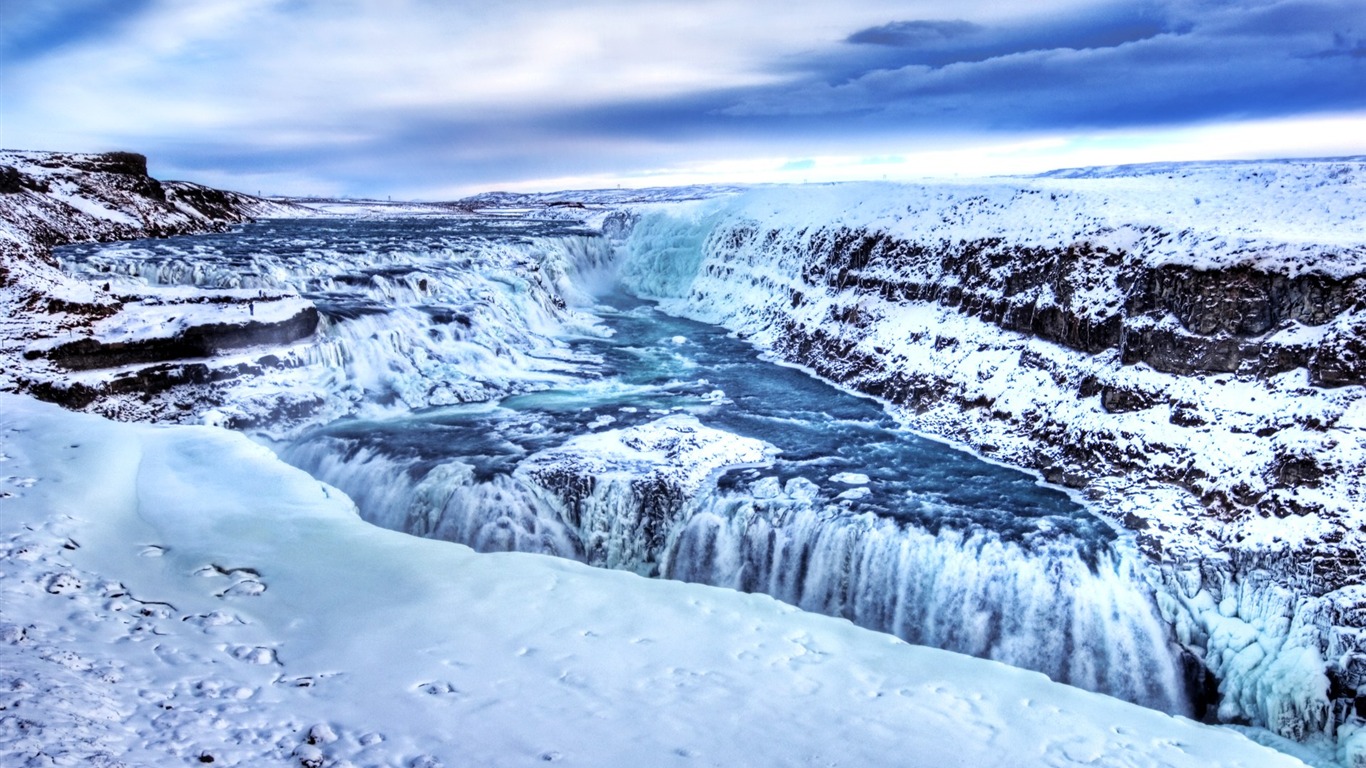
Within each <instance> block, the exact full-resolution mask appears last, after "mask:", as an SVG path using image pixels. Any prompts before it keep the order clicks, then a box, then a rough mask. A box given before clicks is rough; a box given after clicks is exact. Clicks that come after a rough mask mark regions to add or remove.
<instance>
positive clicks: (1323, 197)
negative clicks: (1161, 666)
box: [622, 159, 1366, 739]
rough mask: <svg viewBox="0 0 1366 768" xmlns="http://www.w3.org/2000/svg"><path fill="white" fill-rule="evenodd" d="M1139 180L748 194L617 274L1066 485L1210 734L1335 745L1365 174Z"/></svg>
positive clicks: (1359, 631)
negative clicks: (1110, 543) (1175, 634)
mask: <svg viewBox="0 0 1366 768" xmlns="http://www.w3.org/2000/svg"><path fill="white" fill-rule="evenodd" d="M1152 170H1153V172H1152V173H1150V174H1147V175H1145V176H1140V177H1129V176H1117V177H1103V178H1075V179H1072V178H1069V179H1027V180H1016V179H1000V180H991V181H988V182H946V183H933V184H926V185H921V186H901V185H885V184H873V185H839V186H826V187H802V188H791V189H771V190H759V191H754V192H751V193H749V194H747V195H743V196H741V197H737V198H732V199H728V200H723V201H716V202H714V203H712V204H709V205H706V206H702V207H697V206H692V207H690V208H689V209H688V210H686V211H682V212H679V213H676V214H670V213H667V212H656V213H653V214H647V215H645V216H643V217H641V219H640V220H639V221H638V222H636V225H635V227H634V229H633V231H632V234H631V237H630V241H629V243H628V245H627V251H628V253H627V256H626V260H625V262H624V264H623V267H622V275H623V279H624V281H625V282H626V284H627V285H628V286H631V287H632V288H634V289H635V290H637V291H639V292H640V293H642V294H644V295H649V296H656V297H659V298H661V299H662V300H663V301H664V305H665V306H666V307H668V308H671V309H672V310H673V311H676V312H680V313H682V314H685V315H687V316H689V317H693V318H695V319H699V320H702V321H705V322H713V323H719V324H722V325H724V326H726V327H728V328H731V329H732V330H734V331H737V332H739V333H740V334H742V335H743V336H745V337H746V338H748V339H750V340H751V341H752V342H754V343H755V344H757V345H758V346H759V347H760V348H763V349H767V350H770V351H771V352H772V353H774V354H775V355H776V356H777V357H779V358H780V359H783V360H786V361H789V362H792V363H796V364H800V365H802V366H805V367H808V368H809V369H811V370H813V371H814V372H815V373H817V374H819V375H821V376H823V377H826V378H828V379H831V380H833V381H837V382H841V383H844V384H846V385H847V386H850V387H852V388H854V389H857V390H861V391H863V392H867V393H870V394H874V395H877V396H879V397H882V398H884V399H886V400H888V401H890V402H891V403H892V404H894V405H896V406H898V413H899V414H900V416H901V418H903V419H904V420H905V422H906V423H907V424H908V425H910V426H912V427H913V428H915V429H918V430H922V431H924V432H927V433H930V434H936V435H941V436H944V437H947V438H949V439H952V440H954V441H958V442H960V443H962V444H965V445H967V446H969V447H972V448H975V449H978V450H980V451H982V452H983V453H984V454H986V455H989V456H991V457H994V458H999V459H1001V460H1004V461H1007V462H1010V463H1014V464H1017V465H1021V466H1026V467H1032V468H1036V469H1037V470H1039V471H1040V472H1041V473H1042V474H1043V475H1044V476H1045V477H1048V478H1049V479H1051V480H1053V481H1055V482H1061V483H1065V484H1068V485H1071V486H1074V487H1078V488H1080V489H1081V490H1082V491H1083V492H1084V493H1085V494H1087V495H1088V496H1089V497H1090V498H1091V499H1092V500H1093V502H1094V503H1095V505H1096V508H1097V509H1098V510H1099V511H1100V512H1102V513H1104V514H1108V515H1110V516H1111V517H1112V519H1114V520H1115V521H1117V522H1119V523H1122V524H1123V525H1125V526H1126V527H1129V528H1131V529H1134V530H1135V531H1136V533H1137V537H1138V541H1139V544H1140V546H1142V547H1143V549H1144V550H1145V552H1146V553H1147V555H1148V557H1149V559H1150V560H1151V562H1152V563H1153V567H1152V568H1150V569H1149V570H1150V573H1149V576H1150V578H1151V579H1152V580H1153V582H1154V583H1155V584H1156V585H1157V587H1158V589H1159V591H1160V592H1161V593H1162V594H1163V595H1165V597H1162V602H1163V607H1164V612H1165V613H1166V618H1167V619H1168V620H1169V621H1171V622H1173V623H1174V624H1175V625H1176V626H1177V628H1178V631H1179V632H1180V635H1181V639H1182V640H1183V642H1185V644H1186V645H1187V647H1188V648H1190V649H1191V650H1192V651H1193V652H1195V653H1196V654H1197V655H1199V656H1200V658H1202V659H1203V661H1204V663H1205V665H1206V668H1207V669H1208V670H1209V672H1210V675H1211V676H1210V679H1209V683H1208V684H1209V686H1210V689H1211V690H1210V695H1211V697H1212V699H1213V700H1214V702H1215V703H1216V704H1217V706H1218V715H1219V717H1220V718H1222V719H1226V720H1230V721H1249V722H1252V723H1255V724H1260V725H1263V726H1266V727H1269V728H1272V729H1274V730H1276V731H1278V732H1280V733H1283V734H1285V735H1287V736H1291V737H1294V738H1309V739H1312V738H1324V737H1327V738H1332V737H1334V735H1336V734H1338V733H1339V728H1346V729H1350V723H1353V722H1356V718H1357V717H1358V714H1357V710H1358V709H1359V707H1360V704H1359V702H1360V701H1361V700H1360V699H1358V698H1356V697H1357V696H1358V695H1360V694H1361V693H1362V692H1364V691H1366V627H1364V626H1363V624H1362V617H1363V615H1366V614H1362V613H1361V607H1362V603H1361V598H1362V595H1361V593H1360V590H1359V589H1357V585H1359V584H1360V583H1361V582H1362V580H1363V575H1366V574H1364V573H1363V570H1362V568H1361V564H1360V561H1359V559H1358V557H1357V553H1359V552H1361V551H1363V550H1366V487H1363V483H1362V480H1361V478H1362V477H1363V474H1366V429H1363V427H1366V422H1363V421H1362V418H1363V416H1366V389H1363V387H1362V386H1360V384H1361V383H1362V378H1361V377H1362V373H1363V369H1361V368H1360V367H1353V366H1356V365H1357V363H1355V362H1354V361H1356V360H1358V359H1363V358H1358V357H1357V354H1358V353H1357V351H1356V350H1357V349H1358V348H1360V347H1361V346H1362V341H1361V338H1362V337H1361V336H1360V335H1359V334H1357V333H1356V331H1355V330H1353V329H1355V328H1356V324H1357V323H1358V322H1359V320H1358V319H1357V316H1356V315H1355V314H1354V311H1355V310H1354V309H1353V307H1354V306H1359V305H1358V302H1359V301H1361V300H1362V299H1363V298H1366V292H1363V291H1362V286H1363V284H1366V217H1362V216H1361V215H1360V212H1361V211H1362V210H1366V164H1363V163H1362V162H1361V161H1359V160H1350V159H1349V160H1342V161H1322V162H1318V161H1293V162H1284V163H1269V164H1264V165H1255V164H1247V165H1237V166H1233V167H1225V166H1220V165H1209V166H1196V167H1178V168H1171V169H1152ZM1297 345H1298V346H1297ZM1336 371H1346V372H1347V373H1346V374H1344V375H1338V374H1336V373H1334V372H1336ZM1319 383H1332V384H1334V385H1337V386H1335V387H1334V388H1324V387H1320V386H1311V384H1319ZM1135 498H1138V499H1141V501H1133V500H1134V499H1135ZM1215 687H1217V688H1218V690H1217V692H1216V691H1215V690H1214V688H1215ZM1344 732H1345V731H1344ZM1315 734H1317V736H1316V735H1315Z"/></svg>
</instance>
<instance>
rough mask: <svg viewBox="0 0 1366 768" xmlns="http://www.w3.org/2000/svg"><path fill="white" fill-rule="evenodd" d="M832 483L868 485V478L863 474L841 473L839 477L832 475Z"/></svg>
mask: <svg viewBox="0 0 1366 768" xmlns="http://www.w3.org/2000/svg"><path fill="white" fill-rule="evenodd" d="M830 482H832V483H844V484H845V485H867V484H868V476H867V475H865V474H863V473H862V472H841V473H839V474H838V475H831V476H830Z"/></svg>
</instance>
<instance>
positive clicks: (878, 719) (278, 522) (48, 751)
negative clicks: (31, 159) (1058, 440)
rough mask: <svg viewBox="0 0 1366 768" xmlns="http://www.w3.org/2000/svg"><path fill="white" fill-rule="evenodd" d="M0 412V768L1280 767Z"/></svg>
mask: <svg viewBox="0 0 1366 768" xmlns="http://www.w3.org/2000/svg"><path fill="white" fill-rule="evenodd" d="M0 405H3V408H0V414H3V415H0V459H3V460H0V476H2V477H3V482H4V484H5V488H4V491H3V498H0V510H3V517H0V537H2V538H0V541H2V542H3V544H0V546H3V547H4V557H3V558H0V573H3V576H2V577H0V592H3V595H4V600H3V602H0V657H2V658H4V660H5V663H4V665H3V669H4V672H3V677H4V679H5V685H4V686H3V688H0V691H3V692H2V693H0V706H3V709H2V710H0V762H3V763H4V764H6V765H11V764H13V765H20V766H27V765H48V764H58V765H61V764H82V763H84V764H91V765H114V764H118V763H119V762H120V761H121V762H122V763H124V764H128V765H165V764H166V763H167V761H168V760H175V761H177V762H179V761H185V762H194V761H196V760H198V761H204V760H205V758H206V757H207V756H212V757H213V759H214V761H215V763H216V764H226V765H263V764H298V765H304V766H309V765H337V766H347V765H356V766H360V765H404V766H410V765H424V766H434V765H524V764H533V763H540V762H563V763H565V764H570V765H592V766H607V765H622V766H625V765H667V764H671V763H674V762H678V763H680V764H698V765H738V764H744V765H775V766H776V765H784V766H787V765H831V764H838V765H927V764H932V765H971V766H993V765H999V766H1020V765H1050V766H1056V765H1115V766H1120V765H1126V766H1127V765H1165V766H1185V765H1190V766H1248V767H1251V766H1265V767H1268V768H1269V767H1270V766H1292V765H1300V764H1301V763H1299V762H1298V761H1297V760H1295V759H1293V758H1291V757H1288V756H1286V755H1282V754H1278V753H1276V752H1273V751H1270V750H1268V749H1265V748H1263V747H1260V746H1257V745H1255V744H1253V743H1252V742H1250V741H1248V740H1246V739H1245V738H1243V737H1242V736H1240V735H1238V734H1236V733H1233V732H1230V731H1227V730H1223V729H1217V728H1211V727H1207V726H1201V725H1198V724H1195V723H1193V722H1190V721H1187V720H1183V719H1180V718H1172V717H1168V716H1165V715H1162V714H1159V713H1156V712H1153V711H1151V710H1146V709H1141V708H1138V707H1134V706H1131V705H1127V704H1123V703H1121V702H1118V701H1116V700H1113V699H1109V698H1106V697H1103V696H1097V695H1094V694H1088V693H1085V692H1082V691H1079V690H1076V689H1073V688H1068V687H1065V686H1060V685H1057V684H1054V683H1051V682H1049V681H1048V680H1046V679H1045V678H1044V677H1043V676H1041V675H1037V674H1033V673H1027V672H1022V671H1019V670H1016V669H1012V668H1009V667H1005V666H1003V665H999V664H995V663H992V662H987V661H980V660H975V659H970V658H967V657H961V656H957V655H954V654H950V653H945V652H940V651H935V650H930V649H924V648H917V647H914V646H908V645H906V644H904V643H901V642H899V641H896V640H895V639H893V638H890V637H888V636H886V635H881V634H878V633H873V632H867V631H864V630H860V629H857V628H855V627H853V626H852V625H850V624H848V623H847V622H844V621H839V620H835V619H829V618H824V617H820V616H815V615H811V614H806V613H802V612H800V611H797V610H795V609H793V608H790V607H787V606H784V605H782V604H780V603H778V602H776V601H774V600H771V599H769V598H766V597H762V596H755V595H742V594H738V593H734V592H730V591H727V590H719V589H713V588H708V587H702V586H696V585H688V584H682V583H677V582H663V581H651V580H646V579H641V578H639V577H636V576H634V575H631V574H626V573H621V572H612V571H605V570H599V569H591V568H586V567H583V566H580V565H577V564H574V563H570V562H566V561H563V560H558V559H551V558H545V557H539V556H534V555H520V554H508V555H475V554H473V553H472V552H470V551H469V550H468V549H466V548H464V547H460V546H456V545H451V544H446V543H441V542H432V541H427V540H422V539H416V538H413V537H410V536H405V535H402V534H397V533H392V532H388V531H384V530H381V529H378V528H374V527H372V526H370V525H367V524H365V523H363V522H361V521H360V520H359V519H358V518H357V517H356V515H355V511H354V508H353V507H352V505H351V504H350V502H349V501H348V500H347V499H345V498H344V497H343V496H341V495H340V494H339V493H338V492H337V491H335V490H334V489H330V488H328V487H326V486H323V485H321V484H319V483H318V482H317V481H315V480H313V479H312V478H310V477H308V476H307V475H305V474H303V473H302V472H298V471H296V470H293V469H292V468H289V467H287V466H285V465H283V464H281V463H279V462H278V461H276V460H275V459H274V458H273V456H272V455H271V454H270V453H269V452H268V451H267V450H265V449H264V448H261V447H260V446H257V445H254V444H252V443H250V442H249V441H247V440H246V439H245V438H243V437H241V436H239V435H236V434H232V433H228V432H224V431H221V430H217V429H213V428H207V427H170V428H158V427H148V426H138V425H122V424H115V423H111V422H106V421H103V420H101V419H99V418H97V417H92V416H86V415H79V414H71V413H67V412H63V411H61V410H59V409H57V408H56V407H54V406H49V405H42V404H38V403H35V402H33V401H31V400H28V399H26V398H21V397H16V396H10V395H5V396H3V397H0Z"/></svg>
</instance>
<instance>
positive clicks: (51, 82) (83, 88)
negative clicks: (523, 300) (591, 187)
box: [0, 0, 1366, 195]
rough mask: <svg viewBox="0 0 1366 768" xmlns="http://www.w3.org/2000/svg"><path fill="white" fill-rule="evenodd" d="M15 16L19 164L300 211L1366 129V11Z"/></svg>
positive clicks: (4, 74) (5, 73)
mask: <svg viewBox="0 0 1366 768" xmlns="http://www.w3.org/2000/svg"><path fill="white" fill-rule="evenodd" d="M4 2H5V3H6V5H5V14H6V18H5V21H6V23H5V25H4V26H3V27H0V30H2V31H0V93H3V98H4V143H5V144H7V145H10V146H23V147H31V148H53V149H72V150H83V149H88V150H96V149H114V148H128V149H135V150H139V151H144V152H146V153H148V154H149V155H150V156H151V158H152V162H153V166H154V168H155V167H157V165H158V163H161V164H162V167H166V168H168V169H170V171H171V172H174V173H175V174H177V175H182V176H191V177H194V176H196V175H197V174H203V175H204V177H205V178H210V177H212V178H214V179H215V180H220V182H221V180H222V179H229V178H231V177H232V176H233V174H238V175H239V176H240V177H241V178H243V179H244V180H249V181H250V184H251V185H253V186H254V185H255V184H258V183H260V184H264V183H266V181H267V180H269V179H277V180H280V183H281V184H282V185H289V186H290V189H291V191H305V190H300V189H298V187H297V186H296V185H299V184H304V183H317V184H318V185H319V186H321V187H325V188H326V190H327V191H329V192H335V191H340V192H347V193H352V194H365V193H373V194H381V193H392V194H395V195H401V194H403V193H404V190H405V189H409V190H429V189H441V188H450V187H455V186H464V187H471V186H476V185H484V184H487V185H494V186H496V185H503V184H509V183H514V182H517V181H518V180H521V179H533V178H568V177H585V176H589V175H593V174H598V175H601V174H607V173H619V174H624V175H630V174H632V173H635V172H638V171H639V170H640V169H660V168H664V167H667V166H669V165H671V164H672V165H677V166H678V167H698V164H699V163H701V164H703V165H707V164H706V163H705V162H704V161H705V160H706V159H707V158H715V157H726V158H732V159H735V158H741V157H744V156H747V155H748V156H752V157H756V158H763V159H764V162H763V163H760V164H758V165H756V166H754V167H766V168H781V167H782V166H783V164H784V163H786V162H788V161H791V160H793V159H797V160H801V159H804V158H825V157H832V156H841V157H846V156H847V157H854V156H892V155H901V154H903V153H905V152H906V147H907V146H908V145H917V146H923V145H925V144H927V143H933V142H942V141H949V140H951V138H952V137H968V138H971V139H972V140H974V141H976V140H980V139H981V136H982V135H984V134H991V135H992V136H995V138H994V139H992V140H993V141H998V142H999V141H1007V140H1009V139H1010V136H1011V135H1013V134H1015V133H1021V134H1029V135H1034V134H1048V135H1050V136H1052V135H1058V134H1059V133H1060V132H1068V131H1073V132H1077V131H1089V130H1111V129H1127V128H1131V127H1142V126H1171V125H1181V124H1196V123H1199V124H1203V123H1208V122H1210V121H1215V120H1222V119H1237V120H1245V119H1251V118H1272V117H1278V116H1293V115H1299V114H1309V113H1318V112H1350V111H1353V110H1361V109H1366V93H1364V92H1363V89H1361V87H1360V83H1361V82H1362V81H1363V77H1364V76H1366V73H1363V70H1362V67H1363V57H1362V53H1361V52H1362V50H1363V49H1364V48H1366V45H1363V41H1364V40H1366V20H1363V16H1364V15H1366V6H1363V5H1362V4H1361V3H1360V2H1359V0H1233V1H1232V2H1210V1H1209V0H1141V1H1140V2H1137V3H1134V2H1122V3H1121V2H1116V1H1115V0H1052V2H1049V3H1048V4H1047V5H1046V6H1042V5H1041V6H1038V7H1034V6H1026V5H1024V4H1002V3H999V2H997V1H996V0H962V1H961V2H959V3H956V4H955V6H954V13H953V15H954V16H955V18H951V19H942V18H939V17H937V15H936V9H938V8H942V4H941V3H937V2H933V1H932V0H867V2H860V3H858V4H853V5H854V7H845V6H844V5H838V4H812V5H810V6H801V7H794V6H793V5H792V3H791V2H790V0H753V1H752V2H748V3H734V2H729V1H728V0H694V2H690V3H687V4H680V3H672V2H664V1H663V0H631V1H629V2H628V0H583V1H582V2H576V3H572V4H546V3H543V2H535V0H506V1H505V2H501V3H498V4H473V3H448V2H438V1H437V0H383V1H381V0H328V1H327V2H322V1H320V0H196V1H195V2H192V3H191V2H183V0H120V2H118V3H115V2H112V0H69V2H66V3H39V2H26V0H4ZM11 8H15V9H18V12H17V13H11ZM12 22H13V23H12ZM945 137H949V138H945ZM964 140H965V141H966V140H967V139H964ZM1363 151H1366V147H1363ZM826 165H827V163H826V161H825V160H821V161H820V162H819V163H818V167H825V166H826ZM707 167H712V166H710V165H707ZM798 170H800V169H798ZM653 172H654V171H652V173H653ZM221 183H226V182H221Z"/></svg>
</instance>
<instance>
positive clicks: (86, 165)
mask: <svg viewBox="0 0 1366 768" xmlns="http://www.w3.org/2000/svg"><path fill="white" fill-rule="evenodd" d="M306 213H307V210H306V209H302V208H299V207H297V206H290V205H287V204H281V203H274V202H270V201H266V200H262V199H260V198H256V197H251V196H249V195H243V194H240V193H236V192H226V191H223V190H218V189H212V188H210V187H205V186H201V185H199V184H193V183H190V182H181V181H169V182H162V181H158V180H156V179H153V178H152V177H150V176H148V175H147V159H146V158H145V157H143V156H142V155H138V154H134V153H131V152H110V153H105V154H67V153H57V152H29V151H11V150H6V151H0V362H2V363H3V365H2V367H3V373H0V390H10V391H26V392H29V393H32V394H34V395H36V396H38V397H40V398H42V399H46V400H51V401H53V402H57V403H61V404H63V405H66V406H68V407H73V408H87V407H95V408H96V409H98V410H101V411H102V412H104V413H106V414H107V415H113V416H120V415H121V416H124V417H125V418H147V417H149V416H150V415H151V414H152V413H156V412H162V413H164V412H166V411H167V410H168V409H169V410H170V411H172V412H174V411H175V410H177V409H176V408H173V407H171V405H172V403H174V402H176V401H177V397H176V395H174V394H172V395H171V396H170V397H169V398H166V397H164V396H165V395H166V393H168V392H179V391H184V390H198V395H199V396H200V397H202V396H203V394H204V393H203V390H204V389H205V388H206V387H208V388H212V386H213V385H214V384H215V383H216V382H222V381H225V380H229V379H239V378H242V377H247V376H252V375H256V374H259V373H260V372H261V370H262V366H261V365H260V364H259V363H258V361H256V360H255V359H254V358H253V359H243V360H239V361H234V362H233V364H232V365H229V366H218V367H211V366H209V365H206V364H205V362H204V361H205V360H207V359H211V358H213V357H215V356H217V355H220V354H221V353H223V352H226V351H230V350H242V349H251V348H255V347H259V346H262V345H272V344H281V343H286V342H289V341H293V340H295V339H299V338H304V337H307V336H309V335H311V334H312V333H313V330H314V328H315V327H316V326H317V324H318V313H317V311H316V310H315V309H314V307H313V306H312V304H310V303H309V302H307V301H304V300H302V299H300V298H299V297H298V296H297V295H291V294H285V293H281V292H279V291H273V292H271V293H270V294H266V293H265V292H261V291H249V292H243V291H237V292H222V291H220V292H217V293H214V294H211V295H208V294H204V293H202V292H200V293H188V292H184V291H180V292H177V291H174V290H169V291H168V290H157V289H153V288H144V287H129V286H115V285H112V284H111V282H109V278H110V277H112V275H101V276H99V277H100V280H94V281H91V280H79V279H73V278H71V277H69V276H67V275H64V274H63V273H62V272H61V271H59V270H58V269H57V265H56V262H55V260H54V259H53V258H52V255H51V249H52V248H53V247H54V246H58V245H63V244H67V243H77V242H86V241H113V240H130V239H136V238H146V237H164V236H168V235H175V234H187V233H200V232H212V231H222V230H225V229H227V228H228V227H231V226H232V225H234V224H240V223H242V222H245V221H249V220H251V219H252V218H254V217H258V216H272V215H301V214H306ZM258 308H259V312H258ZM256 357H260V355H257V356H256ZM187 360H189V361H191V362H186V361H187ZM159 396H162V398H161V399H160V400H158V397H159ZM153 400H158V402H155V403H151V401H153ZM134 403H141V404H142V407H135V406H131V405H130V404H134ZM180 410H188V408H180Z"/></svg>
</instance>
